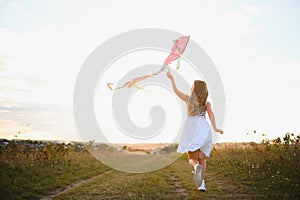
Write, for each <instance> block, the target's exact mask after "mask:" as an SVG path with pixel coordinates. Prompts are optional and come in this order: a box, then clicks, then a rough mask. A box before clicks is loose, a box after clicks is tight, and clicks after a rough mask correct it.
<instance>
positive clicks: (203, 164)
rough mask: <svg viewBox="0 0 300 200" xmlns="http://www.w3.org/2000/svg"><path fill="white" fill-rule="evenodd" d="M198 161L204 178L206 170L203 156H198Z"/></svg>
mask: <svg viewBox="0 0 300 200" xmlns="http://www.w3.org/2000/svg"><path fill="white" fill-rule="evenodd" d="M198 162H199V163H200V164H201V165H202V174H201V175H202V179H204V178H205V172H206V160H205V158H199V160H198Z"/></svg>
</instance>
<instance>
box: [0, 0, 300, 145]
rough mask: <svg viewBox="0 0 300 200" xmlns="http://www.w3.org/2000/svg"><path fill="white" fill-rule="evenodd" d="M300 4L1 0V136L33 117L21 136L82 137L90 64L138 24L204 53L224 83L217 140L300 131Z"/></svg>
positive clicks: (9, 134) (289, 2)
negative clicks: (80, 97) (78, 92)
mask: <svg viewBox="0 0 300 200" xmlns="http://www.w3.org/2000/svg"><path fill="white" fill-rule="evenodd" d="M299 10H300V2H299V1H296V0H295V1H291V0H287V1H276V0H274V1H233V0H232V1H199V0H193V1H174V0H172V1H156V0H152V1H138V0H136V1H133V0H128V1H73V0H72V1H71V0H70V1H50V0H49V1H46V0H43V1H32V0H28V1H5V0H0V137H1V138H14V135H16V133H17V132H18V131H22V130H23V129H24V127H25V125H26V124H27V123H30V125H29V126H28V127H26V131H27V133H26V135H24V134H21V135H19V136H18V137H20V138H24V137H27V138H30V139H59V140H77V139H78V136H77V133H76V129H75V124H74V120H73V113H72V106H73V89H74V83H75V80H76V77H77V74H78V72H79V70H80V68H81V66H82V64H83V62H84V61H85V60H86V59H87V57H88V55H89V54H90V53H91V52H92V51H93V50H94V49H95V48H96V47H98V46H99V45H100V44H101V43H103V42H104V41H106V40H107V39H109V38H111V37H113V36H115V35H118V34H120V33H123V32H125V31H130V30H134V29H139V28H161V29H168V30H173V31H176V32H179V33H182V34H184V35H190V36H191V39H192V40H193V41H195V42H197V43H198V44H199V45H200V46H201V47H202V48H203V49H204V51H206V52H207V54H208V55H209V57H210V58H211V59H212V61H213V62H214V64H215V66H216V68H217V70H218V72H219V74H220V76H221V79H222V81H223V85H224V88H225V95H226V119H225V122H224V124H219V125H218V126H219V127H220V128H223V129H224V131H225V133H224V135H223V136H222V137H221V140H220V141H249V140H251V139H253V138H251V137H249V136H248V135H247V134H246V133H251V132H253V131H254V130H256V131H257V132H258V133H260V134H261V133H266V134H267V137H269V138H274V137H277V136H283V135H284V134H285V133H286V132H294V133H299V113H300V104H299V102H300V78H299V72H300V70H299V67H300V56H299V52H300V40H299V38H298V37H299V35H300V26H299V25H300V24H299V21H300V12H299ZM173 39H174V38H173ZM187 48H188V47H187ZM138 62H139V63H140V64H142V62H143V60H139V61H138ZM153 62H157V64H159V61H158V59H157V58H154V61H153ZM145 64H148V63H145ZM182 68H184V63H182ZM178 87H179V89H180V86H178ZM183 92H186V93H188V91H183ZM147 95H149V94H147ZM157 95H158V94H157ZM95 98H99V97H97V96H96V97H95ZM174 106H175V107H176V104H174ZM168 109H169V108H168ZM168 109H166V110H168ZM136 116H139V113H136ZM133 117H134V114H133ZM146 121H147V120H146ZM100 123H101V122H100ZM111 126H112V127H113V126H114V125H113V124H112V125H111Z"/></svg>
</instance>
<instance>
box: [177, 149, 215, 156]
mask: <svg viewBox="0 0 300 200" xmlns="http://www.w3.org/2000/svg"><path fill="white" fill-rule="evenodd" d="M198 149H199V150H201V147H199V148H196V149H188V150H184V151H178V150H177V153H181V154H184V153H188V152H189V151H196V150H198ZM201 151H202V150H201ZM202 152H203V151H202ZM203 153H204V152H203ZM204 154H205V156H206V157H210V153H208V154H206V153H204Z"/></svg>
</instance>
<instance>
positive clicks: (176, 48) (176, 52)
mask: <svg viewBox="0 0 300 200" xmlns="http://www.w3.org/2000/svg"><path fill="white" fill-rule="evenodd" d="M189 39H190V36H182V37H179V38H178V39H176V40H174V45H173V47H172V49H171V53H170V54H169V55H168V57H167V58H166V59H165V61H164V64H163V66H162V67H161V69H160V70H159V71H157V72H155V73H153V74H148V75H144V76H140V77H136V78H133V79H131V80H130V81H127V82H126V83H124V84H123V85H122V86H120V87H117V88H114V89H113V88H112V87H111V86H112V85H113V83H107V87H108V88H109V89H110V90H111V91H113V90H118V89H122V88H125V87H127V88H131V87H133V86H134V87H136V88H137V89H144V88H142V87H139V86H137V84H136V83H138V82H140V81H143V80H145V79H147V78H150V77H153V76H156V75H158V74H160V73H161V72H162V71H164V70H165V69H166V68H168V65H169V64H170V63H171V62H172V61H175V60H176V59H177V69H179V67H180V61H181V55H182V53H183V52H184V50H185V48H186V46H187V44H188V42H189ZM168 70H169V68H168Z"/></svg>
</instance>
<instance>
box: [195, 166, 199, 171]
mask: <svg viewBox="0 0 300 200" xmlns="http://www.w3.org/2000/svg"><path fill="white" fill-rule="evenodd" d="M198 165H199V164H196V165H194V170H195V172H196V167H197V166H198Z"/></svg>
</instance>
